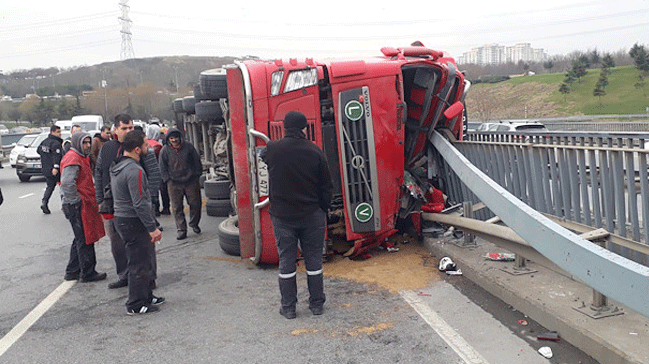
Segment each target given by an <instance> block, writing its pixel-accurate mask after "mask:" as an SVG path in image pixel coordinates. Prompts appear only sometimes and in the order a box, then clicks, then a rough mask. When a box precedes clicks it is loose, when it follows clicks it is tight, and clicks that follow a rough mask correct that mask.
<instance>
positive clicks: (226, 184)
mask: <svg viewBox="0 0 649 364" xmlns="http://www.w3.org/2000/svg"><path fill="white" fill-rule="evenodd" d="M204 187H205V197H207V198H212V199H215V200H225V199H227V200H229V199H230V181H217V180H213V179H208V180H205V185H204Z"/></svg>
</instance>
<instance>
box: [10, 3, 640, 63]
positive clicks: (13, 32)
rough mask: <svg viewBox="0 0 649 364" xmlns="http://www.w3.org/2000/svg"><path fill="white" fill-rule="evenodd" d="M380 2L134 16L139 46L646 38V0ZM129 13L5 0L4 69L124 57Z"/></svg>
mask: <svg viewBox="0 0 649 364" xmlns="http://www.w3.org/2000/svg"><path fill="white" fill-rule="evenodd" d="M381 3H382V1H339V0H333V1H323V2H305V1H301V2H297V1H293V0H287V1H282V2H271V1H258V0H253V1H227V2H226V1H206V0H201V1H199V0H182V1H160V0H130V1H128V5H129V7H130V10H129V13H128V17H129V18H130V19H131V21H132V24H131V27H130V29H131V32H132V45H133V51H134V54H135V57H136V58H142V57H153V56H165V55H194V56H244V55H256V56H260V57H262V58H271V59H274V58H289V57H290V58H295V57H299V58H301V57H315V58H330V57H347V56H354V55H362V56H368V55H378V54H380V51H379V50H380V48H381V47H384V46H392V47H399V46H405V45H408V44H410V43H411V42H412V41H414V40H420V41H422V42H423V43H424V45H426V46H427V47H429V48H434V49H439V50H444V51H447V52H449V53H450V54H451V55H452V56H454V57H456V58H457V57H458V56H460V55H461V54H462V53H463V52H467V51H469V50H470V49H471V48H475V47H479V46H482V45H484V44H490V43H498V44H500V45H507V46H509V45H514V44H516V43H531V45H532V47H533V48H543V49H544V50H545V51H546V52H547V53H548V54H549V55H555V54H567V53H570V52H572V51H575V50H581V51H586V50H589V49H591V50H592V49H597V50H598V51H600V52H615V51H618V50H620V49H627V50H628V49H629V48H630V47H631V46H633V44H634V43H640V44H644V45H647V46H649V0H613V1H588V0H563V1H558V0H541V1H535V2H526V1H502V0H493V1H475V0H471V1H465V0H456V1H434V0H425V1H414V2H412V1H392V2H390V4H384V5H377V4H381ZM417 3H421V4H420V5H414V4H417ZM406 4H408V5H406ZM406 7H407V8H406ZM121 14H122V13H121V11H120V6H119V0H98V1H88V0H83V1H81V0H66V1H64V2H57V1H15V0H14V1H9V0H2V1H0V70H2V71H3V72H4V73H8V72H11V71H12V70H17V69H29V68H34V67H43V68H47V67H72V66H82V65H93V64H98V63H102V62H109V61H116V60H119V59H120V53H121V47H122V36H121V34H120V30H121V25H120V22H119V20H118V18H119V17H120V16H121Z"/></svg>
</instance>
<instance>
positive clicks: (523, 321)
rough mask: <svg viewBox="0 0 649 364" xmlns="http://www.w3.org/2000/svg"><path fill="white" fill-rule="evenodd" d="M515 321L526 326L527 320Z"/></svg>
mask: <svg viewBox="0 0 649 364" xmlns="http://www.w3.org/2000/svg"><path fill="white" fill-rule="evenodd" d="M516 322H518V323H519V324H520V325H523V326H527V325H528V323H527V320H518V321H516Z"/></svg>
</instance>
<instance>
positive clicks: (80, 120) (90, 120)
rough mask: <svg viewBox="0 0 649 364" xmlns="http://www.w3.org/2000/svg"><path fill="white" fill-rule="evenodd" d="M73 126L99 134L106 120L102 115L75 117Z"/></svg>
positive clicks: (72, 122)
mask: <svg viewBox="0 0 649 364" xmlns="http://www.w3.org/2000/svg"><path fill="white" fill-rule="evenodd" d="M57 125H58V124H57ZM71 125H79V126H81V128H82V129H83V130H84V131H86V132H98V131H99V130H101V127H102V126H104V118H103V117H102V116H101V115H78V116H73V117H72V120H71Z"/></svg>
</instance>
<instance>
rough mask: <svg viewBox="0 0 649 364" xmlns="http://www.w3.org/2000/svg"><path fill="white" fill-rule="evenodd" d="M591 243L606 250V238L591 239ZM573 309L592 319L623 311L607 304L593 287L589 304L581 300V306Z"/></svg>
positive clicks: (619, 313) (605, 298)
mask: <svg viewBox="0 0 649 364" xmlns="http://www.w3.org/2000/svg"><path fill="white" fill-rule="evenodd" d="M593 243H594V244H597V245H599V246H601V247H602V248H605V249H607V250H608V242H607V241H606V240H599V241H593ZM574 309H575V310H577V311H579V312H581V313H583V314H584V315H586V316H588V317H590V318H594V319H599V318H603V317H610V316H617V315H623V314H624V311H623V310H622V309H621V308H619V307H617V306H609V305H608V297H606V296H605V295H603V294H602V293H600V292H599V291H597V290H595V289H593V302H592V303H591V304H590V306H586V303H585V302H584V301H582V302H581V306H579V307H574Z"/></svg>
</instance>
